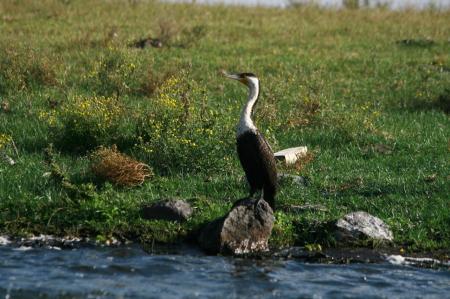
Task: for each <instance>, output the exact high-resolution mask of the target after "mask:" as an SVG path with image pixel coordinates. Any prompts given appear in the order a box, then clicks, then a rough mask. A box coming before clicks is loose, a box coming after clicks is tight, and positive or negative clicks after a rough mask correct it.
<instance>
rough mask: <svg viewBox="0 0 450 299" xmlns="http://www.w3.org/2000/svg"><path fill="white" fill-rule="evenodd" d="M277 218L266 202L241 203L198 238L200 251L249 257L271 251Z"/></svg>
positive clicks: (247, 201)
mask: <svg viewBox="0 0 450 299" xmlns="http://www.w3.org/2000/svg"><path fill="white" fill-rule="evenodd" d="M274 221H275V217H274V216H273V211H272V209H271V208H270V206H269V204H268V203H267V202H265V201H264V200H259V201H258V200H255V199H250V198H246V199H243V200H240V201H238V202H237V203H236V204H235V206H234V207H233V208H232V209H231V211H230V212H229V213H228V214H227V215H225V216H224V217H221V218H218V219H216V220H214V221H212V222H210V223H209V224H207V225H206V226H205V227H204V228H203V229H202V231H201V232H200V235H199V237H198V241H199V244H200V247H201V248H202V249H204V250H205V251H207V252H210V253H213V254H216V253H222V254H234V255H239V254H248V253H258V252H265V251H268V250H269V245H268V240H269V237H270V234H271V233H272V228H273V223H274Z"/></svg>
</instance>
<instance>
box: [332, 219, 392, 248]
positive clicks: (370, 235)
mask: <svg viewBox="0 0 450 299" xmlns="http://www.w3.org/2000/svg"><path fill="white" fill-rule="evenodd" d="M335 226H336V231H335V237H336V240H337V241H338V242H340V243H352V242H357V241H362V240H378V241H392V240H393V239H394V237H393V234H392V231H391V230H390V229H389V227H388V226H387V225H386V224H385V223H384V222H383V220H381V219H380V218H378V217H375V216H372V215H370V214H369V213H366V212H362V211H358V212H353V213H350V214H347V215H345V216H344V217H343V218H342V219H339V220H338V221H337V222H336V224H335Z"/></svg>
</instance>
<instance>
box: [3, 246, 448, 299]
mask: <svg viewBox="0 0 450 299" xmlns="http://www.w3.org/2000/svg"><path fill="white" fill-rule="evenodd" d="M182 253H183V254H163V255H151V254H147V253H145V252H144V251H143V250H142V249H140V248H139V247H137V246H131V247H119V248H81V249H73V250H50V249H42V248H38V249H28V250H18V249H17V248H12V247H0V256H1V257H2V258H1V260H0V298H9V299H13V298H343V297H345V298H362V297H364V298H408V299H411V298H449V296H450V272H449V271H448V270H429V269H419V268H414V267H409V266H394V265H390V264H352V265H325V264H305V263H301V262H298V261H295V260H282V261H275V260H265V261H255V260H245V259H238V258H230V257H220V256H205V255H203V254H202V253H201V252H199V251H196V250H183V251H182Z"/></svg>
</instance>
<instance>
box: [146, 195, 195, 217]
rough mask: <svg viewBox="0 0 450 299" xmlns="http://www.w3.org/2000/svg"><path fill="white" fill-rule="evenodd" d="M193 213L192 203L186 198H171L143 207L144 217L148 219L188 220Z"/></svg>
mask: <svg viewBox="0 0 450 299" xmlns="http://www.w3.org/2000/svg"><path fill="white" fill-rule="evenodd" d="M191 215H192V208H191V205H190V204H189V203H187V202H185V201H184V200H180V199H169V200H162V201H158V202H156V203H153V204H151V205H149V206H144V207H143V208H142V217H143V218H144V219H148V220H168V221H179V222H182V221H186V220H187V219H189V217H190V216H191Z"/></svg>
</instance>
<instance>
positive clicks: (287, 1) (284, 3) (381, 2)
mask: <svg viewBox="0 0 450 299" xmlns="http://www.w3.org/2000/svg"><path fill="white" fill-rule="evenodd" d="M163 1H165V2H194V3H201V4H219V3H220V4H231V5H249V6H255V5H262V6H275V7H289V6H291V5H292V4H307V3H314V4H317V5H320V6H323V7H330V8H340V7H343V6H344V5H345V3H354V2H355V1H356V2H358V3H359V5H360V7H376V6H385V7H388V8H390V9H394V10H396V9H407V8H414V9H426V8H430V7H432V8H434V9H441V10H444V9H450V0H163Z"/></svg>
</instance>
